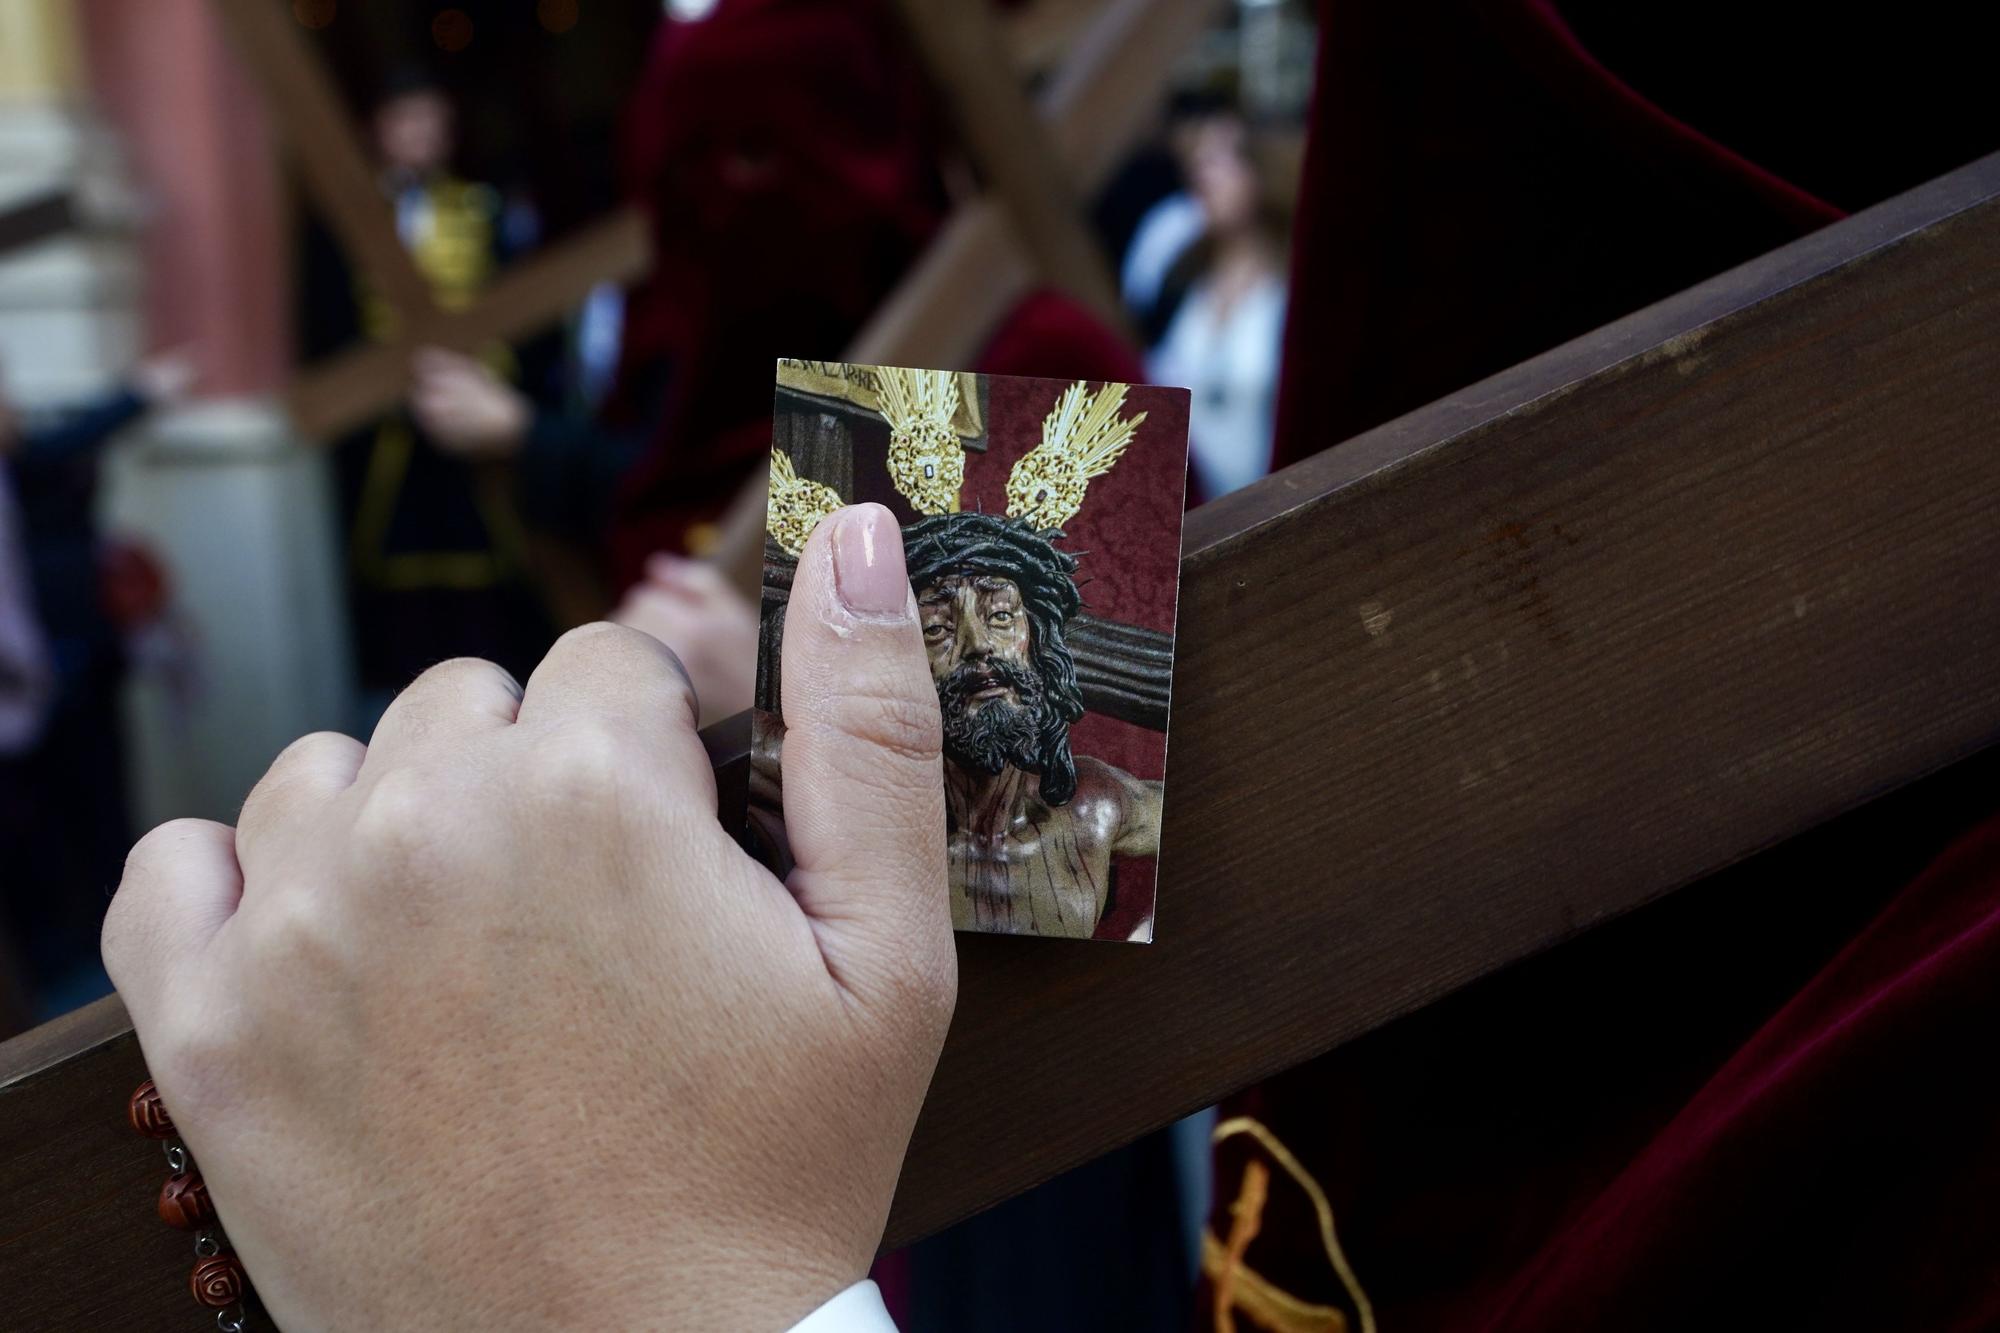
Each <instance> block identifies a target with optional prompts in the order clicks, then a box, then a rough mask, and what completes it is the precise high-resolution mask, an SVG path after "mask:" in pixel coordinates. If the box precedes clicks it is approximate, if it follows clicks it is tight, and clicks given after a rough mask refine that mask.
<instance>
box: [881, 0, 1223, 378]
mask: <svg viewBox="0 0 2000 1333" xmlns="http://www.w3.org/2000/svg"><path fill="white" fill-rule="evenodd" d="M1221 9H1222V3H1221V0H1111V3H1108V4H1106V5H1105V6H1104V7H1103V9H1102V11H1101V12H1100V13H1099V14H1098V16H1097V17H1096V19H1095V20H1094V21H1093V22H1092V23H1091V24H1090V25H1089V27H1088V28H1087V29H1086V30H1085V32H1084V35H1083V36H1082V38H1081V39H1080V40H1079V41H1078V43H1077V46H1076V49H1075V51H1074V52H1072V53H1071V55H1070V58H1069V60H1068V61H1067V62H1065V64H1064V65H1063V68H1062V70H1061V71H1060V72H1059V73H1058V74H1057V76H1056V77H1055V79H1054V80H1052V81H1051V83H1050V84H1049V86H1048V88H1047V89H1046V90H1045V91H1044V92H1043V94H1042V96H1041V98H1040V99H1039V106H1040V109H1041V113H1042V116H1043V119H1044V120H1045V121H1047V123H1048V127H1049V134H1050V136H1051V137H1052V138H1053V140H1054V142H1055V148H1056V153H1055V155H1056V160H1057V161H1058V162H1059V163H1060V164H1061V167H1062V170H1063V172H1064V176H1065V179H1067V180H1068V181H1070V182H1071V184H1072V185H1073V187H1074V188H1075V189H1076V190H1077V191H1078V192H1079V193H1081V194H1082V195H1083V196H1084V197H1086V198H1087V197H1089V195H1090V194H1091V193H1092V192H1094V191H1095V190H1096V189H1097V188H1098V187H1099V186H1100V185H1102V184H1103V182H1104V180H1105V178H1106V177H1107V176H1108V175H1109V174H1110V173H1111V170H1112V168H1113V167H1115V166H1116V165H1117V163H1118V160H1119V159H1120V157H1122V156H1123V155H1124V154H1125V153H1126V152H1128V151H1129V150H1130V149H1131V146H1132V144H1133V143H1134V142H1135V141H1136V140H1137V138H1138V136H1139V135H1140V134H1141V133H1143V132H1144V130H1145V127H1146V126H1147V125H1148V124H1150V123H1151V122H1152V121H1153V120H1154V119H1155V118H1156V117H1157V116H1158V115H1159V110H1160V99H1161V96H1162V95H1163V93H1164V92H1165V90H1166V86H1167V81H1168V79H1169V78H1170V77H1171V76H1172V72H1173V66H1174V61H1175V59H1176V58H1177V57H1178V56H1179V55H1180V53H1181V52H1182V51H1185V50H1186V49H1187V48H1188V46H1189V45H1190V44H1191V43H1192V42H1193V41H1194V39H1195V38H1196V37H1197V36H1199V35H1200V33H1201V32H1202V30H1203V29H1204V28H1206V27H1207V26H1208V25H1209V24H1210V23H1212V22H1213V21H1214V19H1215V16H1216V14H1217V13H1218V12H1220V11H1221ZM1024 244H1025V243H1024V241H1023V239H1022V238H1021V236H1020V235H1019V234H1018V232H1017V231H1016V230H1015V227H1014V225H1013V222H1012V220H1011V219H1010V218H1009V217H1007V216H1006V214H1005V212H1004V211H1003V210H1002V209H1000V208H998V207H996V206H995V205H994V203H993V202H992V201H991V200H989V199H980V200H977V201H975V202H973V203H971V204H967V205H964V206H962V207H960V208H959V209H958V210H957V212H956V213H955V214H954V215H953V217H952V218H951V220H950V221H949V222H948V223H947V224H946V226H945V228H944V230H943V232H942V233H940V235H939V236H938V237H937V238H936V239H934V240H933V241H932V243H931V246H930V249H929V251H928V252H927V253H926V254H925V255H924V257H923V259H922V260H921V261H920V262H918V263H917V264H916V265H915V266H914V267H913V268H912V269H911V270H910V271H909V272H908V273H907V274H905V275H904V277H903V280H902V282H901V283H899V284H898V285H897V287H896V290H895V291H894V292H893V293H892V294H891V295H890V297H889V299H888V300H887V301H885V302H884V303H883V305H882V307H881V308H880V309H879V310H877V311H876V313H875V315H874V316H873V317H872V318H871V319H870V320H869V321H868V324H867V326H866V327H865V328H863V329H862V331H861V332H860V334H859V335H857V336H856V338H855V340H854V345H853V346H852V347H850V348H849V349H848V352H847V355H846V359H847V360H849V361H854V362H859V363H862V364H867V365H923V366H944V367H952V366H969V365H971V364H972V361H973V359H974V358H975V357H976V356H977V355H978V352H979V348H980V347H981V345H982V344H983V343H984V341H985V339H986V338H987V337H988V336H990V335H991V333H992V331H993V327H994V325H995V324H997V323H998V322H999V321H1000V318H1001V317H1002V316H1003V315H1005V314H1006V312H1007V308H1008V307H1009V306H1010V305H1012V304H1013V303H1014V302H1015V301H1016V300H1018V299H1020V296H1021V294H1022V293H1023V292H1025V291H1026V290H1027V289H1028V287H1029V285H1030V283H1032V281H1033V280H1034V275H1035V269H1034V265H1033V264H1031V263H1030V262H1029V261H1028V258H1027V256H1028V253H1029V252H1028V251H1027V250H1026V249H1025V248H1024Z"/></svg>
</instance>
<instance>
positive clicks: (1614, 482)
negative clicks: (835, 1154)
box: [0, 157, 2000, 1330]
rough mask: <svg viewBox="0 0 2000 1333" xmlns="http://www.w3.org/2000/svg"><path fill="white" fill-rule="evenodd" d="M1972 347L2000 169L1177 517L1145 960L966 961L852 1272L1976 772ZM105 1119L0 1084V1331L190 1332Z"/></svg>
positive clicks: (37, 1080)
mask: <svg viewBox="0 0 2000 1333" xmlns="http://www.w3.org/2000/svg"><path fill="white" fill-rule="evenodd" d="M1995 327H2000V157H1996V158H1989V159H1986V160H1985V161H1982V162H1980V163H1977V164H1975V165H1973V166H1971V167H1969V168H1967V169H1965V170H1963V171H1960V172H1958V173H1956V174H1954V175H1952V176H1948V177H1945V178H1943V179H1942V180H1939V181H1936V182H1933V183H1932V184H1930V185H1928V186H1925V187H1924V188H1922V189H1919V190H1916V191H1913V192H1912V193H1910V194H1908V195H1904V196H1901V197H1900V198H1898V199H1895V200H1892V201H1890V202H1889V203H1887V204H1885V205H1882V206H1881V207H1879V208H1876V209H1874V210H1871V211H1870V212H1868V213H1865V214H1862V215H1860V216H1858V217H1856V218H1854V219H1852V220H1850V221H1848V222H1845V223H1842V224H1840V225H1839V226H1836V227H1832V228H1828V229H1826V230H1825V231H1822V232H1820V233H1817V234H1815V235H1814V236H1811V237H1808V238H1806V239H1805V240H1803V241H1800V242H1798V243H1796V244H1794V245H1791V246H1788V247H1786V248H1785V249H1783V250H1780V251H1777V252H1774V253H1773V254H1771V255H1769V256H1766V257H1764V258H1763V259H1760V260H1758V261H1756V262H1754V263H1752V264H1749V265H1746V266H1745V267H1743V268H1740V269H1737V270H1735V271H1733V272H1731V273H1728V274H1725V275H1722V276H1721V277H1719V278H1717V279H1715V280H1713V281H1711V282H1709V283H1705V284H1703V285H1702V286H1700V287H1697V288H1694V289H1692V290H1691V291H1688V292H1686V293H1683V294H1682V295H1680V296H1678V297H1676V298H1674V299H1672V300H1669V301H1666V302H1664V303H1662V304H1660V305H1658V306H1655V307H1652V308H1650V309H1648V310H1645V311H1642V312H1640V313H1638V314H1635V315H1633V316H1632V317H1630V318H1628V319H1625V320H1622V321H1620V322H1619V323H1617V324H1614V325H1611V326H1609V327H1607V328H1605V329H1602V330H1600V331H1598V332H1596V333H1594V334H1591V335H1589V336H1588V337H1585V338H1582V339H1579V340H1578V341H1576V342H1574V343H1571V344H1569V345H1567V346H1565V347H1562V348H1559V349H1557V350H1555V351H1553V352H1551V353H1549V354H1547V355H1545V356H1543V357H1540V358H1537V359H1536V360H1534V361H1531V362H1528V363H1526V364H1525V365H1522V366H1520V367H1517V368H1516V369H1514V370H1512V371H1509V372H1507V373H1506V374H1503V375H1500V376H1497V377H1495V378H1493V379H1491V380H1488V381H1486V382H1484V383H1482V384H1478V385H1475V386H1472V387H1470V388H1468V389H1466V390H1465V391H1463V392H1461V393H1458V394H1455V395H1453V396H1451V397H1450V398H1447V399H1445V400H1442V401H1440V402H1438V403H1436V404H1433V405H1432V406H1430V407H1428V408H1425V409H1423V410H1422V411H1419V412H1416V413H1414V414H1412V415H1411V416H1408V417H1405V418H1403V419H1401V420H1399V421H1396V422H1392V423H1390V424H1388V425H1386V426H1383V427H1381V428H1380V429H1378V430H1375V431H1372V432H1370V433H1368V434H1366V435H1363V436H1361V437H1358V438H1357V439H1354V440H1351V441H1349V442H1347V443H1345V444H1343V445H1341V446H1340V447H1339V448H1338V449H1334V450H1331V451H1329V452H1327V453H1323V454H1321V455H1319V456H1317V457H1315V458H1312V459H1308V460H1307V461H1305V462H1303V463H1300V464H1298V465H1297V466H1295V467H1292V468H1290V469H1287V470H1286V471H1284V472H1282V473H1279V474H1277V475H1276V476H1273V477H1271V478H1268V479H1266V480H1265V481H1263V482H1261V483H1259V484H1258V485H1257V486H1254V487H1252V488H1250V489H1249V490H1247V491H1245V492H1241V493H1239V494H1237V495H1234V496H1231V497H1229V498H1227V499H1225V500H1222V501H1219V502H1217V503H1215V504H1212V505H1208V506H1206V507H1204V508H1202V509H1200V510H1197V511H1196V512H1195V513H1194V514H1193V515H1191V516H1190V519H1189V522H1188V526H1187V531H1186V533H1185V537H1184V550H1185V553H1186V570H1185V578H1184V581H1183V587H1182V600H1181V615H1180V627H1181V628H1180V639H1179V660H1178V662H1177V665H1176V679H1175V683H1174V731H1173V762H1172V766H1171V772H1170V774H1169V791H1170V798H1169V800H1168V803H1167V817H1166V827H1165V832H1164V847H1163V855H1162V858H1161V887H1160V907H1159V942H1158V943H1156V944H1154V945H1151V946H1149V947H1141V946H1127V945H1110V944H1090V943H1078V942H1068V941H1041V940H1029V939H1000V938H993V937H982V936H965V937H962V938H961V940H960V957H961V959H962V963H963V967H962V989H961V995H960V1000H959V1008H958V1018H957V1022H956V1024H955V1026H954V1028H953V1031H952V1035H951V1039H950V1041H949V1043H948V1045H947V1047H946V1050H945V1055H944V1059H943V1062H942V1064H941V1065H940V1068H939V1071H938V1075H937V1079H936V1081H935V1083H934V1084H933V1087H932V1090H931V1095H930V1099H929V1101H928V1103H927V1104H926V1107H925V1111H924V1115H923V1118H922V1121H921V1122H920V1124H919V1126H918V1130H917V1135H916V1139H915V1142H914V1144H913V1146H912V1150H911V1155H910V1159H909V1163H908V1166H907V1168H906V1170H905V1173H904V1178H903V1185H902V1189H901V1191H900V1193H899V1196H898V1200H897V1206H896V1209H895V1214H894V1217H893V1219H892V1221H891V1224H890V1240H891V1242H892V1243H900V1242H903V1241H907V1240H910V1239H913V1238H915V1237H917V1236H919V1235H922V1234H924V1233H926V1232H929V1231H931V1230H934V1229H936V1228H938V1227H940V1226H943V1225H945V1224H946V1223H948V1222H950V1221H952V1220H954V1219H956V1218H958V1217H962V1216H964V1215H965V1214H967V1213H969V1212H972V1211H974V1210H977V1209H979V1208H982V1207H985V1206H987V1205H989V1204H992V1203H994V1202H996V1201H998V1200H999V1199H1002V1198H1004V1197H1006V1196H1007V1195H1009V1194H1012V1193H1014V1192H1016V1191H1018V1190H1020V1189H1023V1188H1025V1187H1027V1186H1029V1185H1031V1184H1033V1183H1035V1182H1036V1181H1039V1180H1041V1179H1043V1178H1045V1177H1047V1176H1049V1175H1052V1174H1054V1173H1056V1172H1058V1171H1060V1170H1063V1169H1064V1168H1066V1167H1069V1166H1071V1165H1074V1164H1076V1163H1078V1162H1081V1161H1084V1160H1086V1159H1088V1158H1089V1157H1091V1156H1093V1155H1095V1154H1097V1153H1100V1152H1103V1151H1105V1150H1106V1149H1109V1148H1111V1147H1113V1146H1114V1145H1116V1144H1119V1143H1123V1142H1126V1141H1129V1140H1131V1139H1132V1138H1135V1137H1137V1136H1138V1135H1140V1134H1142V1133H1144V1132H1146V1131H1147V1130H1150V1129H1152V1128H1155V1127H1157V1126H1159V1125H1161V1124H1164V1123H1166V1122H1168V1121H1170V1120H1172V1119H1174V1118H1175V1117H1177V1116H1179V1115H1180V1114H1182V1113H1184V1112H1186V1111H1189V1110H1192V1109H1194V1108H1195V1107H1198V1106H1201V1105H1203V1104H1206V1103H1208V1102H1210V1101H1213V1100H1215V1099H1216V1098H1218V1097H1220V1096H1222V1095H1224V1094H1226V1093H1228V1092H1230V1091H1232V1090H1234V1089H1237V1088H1239V1087H1242V1086H1244V1085H1246V1084H1248V1083H1251V1082H1254V1081H1256V1080H1258V1079H1260V1078H1264V1077H1266V1076H1268V1075H1270V1074H1272V1073H1274V1072H1276V1071H1278V1070H1281V1069H1285V1068H1288V1067H1290V1066H1293V1065H1296V1064H1298V1063H1301V1062H1302V1061H1304V1060H1307V1059H1309V1058H1311V1057H1313V1056H1315V1055H1318V1054H1320V1053H1322V1052H1324V1051H1326V1050H1328V1049H1330V1048H1332V1047H1333V1046H1334V1045H1336V1044H1338V1043H1340V1042H1342V1041H1344V1040H1347V1039H1350V1038H1352V1037H1354V1036H1357V1035H1359V1034H1360V1033H1362V1032H1365V1031H1368V1030H1370V1029H1372V1028H1374V1027H1377V1026H1379V1025H1381V1024H1382V1023H1385V1022H1387V1021H1389V1020H1390V1019H1392V1018H1394V1017H1397V1016H1399V1015H1401V1014H1404V1013H1407V1012H1410V1011H1411V1010H1413V1009H1415V1008H1417V1007H1420V1006H1422V1005H1424V1004H1426V1003H1428V1002H1430V1001H1432V1000H1435V999H1437V998H1439V997H1440V996H1442V995H1444V994H1446V993H1448V992H1450V991H1452V990H1453V989H1455V988H1457V987H1459V986H1462V985H1464V984H1466V983H1467V982H1470V981H1472V980H1474V979H1475V978H1477V977H1480V976H1483V975H1486V974H1488V973H1491V972H1492V971H1494V970H1495V969H1497V968H1500V967H1503V966H1505V965H1507V964H1508V963H1510V962H1513V961H1515V960H1517V959H1520V958H1522V957H1524V956H1527V955H1529V954H1532V953H1534V952H1536V951H1538V950H1541V949H1544V948H1547V947H1549V946H1551V945H1553V944H1555V943H1557V942H1559V941H1562V940H1564V939H1567V938H1570V937H1572V936H1574V935H1576V934H1577V933H1578V932H1580V931H1583V930H1587V929H1588V928H1590V927H1591V926H1593V925H1596V924H1598V923H1601V922H1603V921H1606V920H1608V919H1610V918H1612V917H1614V916H1617V915H1619V914H1621V913H1623V912H1626V911H1628V910H1630V909H1631V908H1633V907H1636V906H1638V905H1640V904H1642V903H1644V902H1647V901H1649V900H1651V899H1654V898H1657V897H1658V896H1660V895H1662V894H1665V893H1667V892H1669V891H1671V890H1673V889H1675V888H1677V887H1679V886H1682V885H1685V884H1687V883H1689V882H1691V881H1693V880H1695V879H1697V878H1700V877H1702V876H1704V875H1706V874H1708V873H1709V872H1712V871H1714V870H1716V869H1718V868H1720V867H1723V866H1726V865H1728V864H1730V863H1732V862H1735V861H1737V860H1739V859H1741V858H1743V857H1744V856H1746V855H1748V854H1749V853H1751V852H1754V851H1756V850H1758V849H1760V848H1765V847H1769V846H1771V845H1773V844H1776V843H1778V842H1781V841H1783V840H1785V839H1787V838H1789V837H1791V836H1793V835H1795V834H1797V833H1800V832H1801V831H1803V830H1805V829H1808V828H1811V827H1813V826H1814V825H1817V824H1820V823H1822V822H1824V821H1826V820H1828V819H1830V818H1832V817H1833V816H1835V815H1837V814H1839V813H1841V812H1843V811H1846V810H1849V809H1852V808H1854V807H1855V806H1857V805H1859V804H1861V803H1863V802H1866V801H1868V800H1869V799H1870V798H1872V797H1874V796H1877V795H1880V794H1882V793H1885V792H1888V791H1890V790H1892V789H1894V788H1896V787H1898V786H1901V785H1903V784H1905V783H1908V782H1910V781H1913V780H1914V779H1916V778H1918V777H1920V776H1922V775H1923V774H1925V773H1928V772H1931V771H1933V770H1935V769H1937V768H1940V767H1942V766H1944V765H1946V764H1949V763H1951V762H1953V761H1955V760H1957V759H1960V758H1962V757H1964V756H1966V755H1969V754H1972V753H1974V752H1976V751H1978V750H1981V749H1983V748H1985V747H1988V746H1991V745H1992V744H1994V743H1995V742H1996V741H2000V597H1995V596H1993V595H1992V589H1993V586H1994V584H1993V577H1992V572H1993V570H1995V569H1996V568H2000V522H1996V521H1995V516H1996V514H2000V345H1996V341H1995V339H1994V338H1993V336H1992V330H1993V329H1994V328H1995ZM740 722H741V719H740V718H739V719H732V720H731V721H730V722H729V723H727V724H724V725H723V727H721V728H717V729H711V734H710V737H709V739H710V741H711V744H712V748H713V749H714V750H715V751H716V752H717V754H718V757H719V759H720V758H722V757H727V756H731V755H736V754H737V753H738V751H740V747H741V746H742V744H743V740H744V737H743V734H742V733H743V730H744V729H743V728H742V727H741V726H740ZM731 747H734V748H731ZM733 785H734V784H732V783H731V782H729V781H727V780H725V781H724V782H723V784H722V786H723V789H724V790H725V791H728V790H730V789H731V788H732V786H733ZM140 1076H141V1064H140V1059H139V1054H138V1051H137V1048H136V1046H135V1044H134V1043H133V1041H132V1038H131V1036H130V1033H129V1030H128V1028H127V1025H126V1023H125V1021H124V1015H123V1011H122V1010H121V1009H120V1008H119V1007H118V1005H117V1002H116V1001H115V1000H111V1001H106V1002H103V1003H102V1004H100V1005H98V1006H95V1007H93V1008H91V1009H89V1010H85V1011H82V1012H80V1013H79V1014H77V1015H73V1016H71V1018H69V1019H67V1020H64V1022H62V1023H60V1024H55V1025H50V1026H48V1027H44V1028H40V1029H37V1030H36V1031H34V1032H31V1033H29V1034H26V1035H25V1036H23V1037H20V1038H17V1039H15V1040H14V1041H13V1042H10V1043H7V1044H6V1045H4V1046H0V1127H4V1132H0V1197H5V1198H7V1199H8V1201H9V1216H10V1217H11V1218H12V1219H13V1222H12V1223H11V1224H10V1225H9V1226H8V1227H6V1228H0V1291H5V1292H6V1293H7V1298H6V1299H7V1301H8V1309H7V1320H8V1322H9V1325H10V1326H11V1327H19V1328H23V1329H74V1328H98V1327H120V1328H165V1329H189V1330H193V1329H196V1328H200V1327H206V1326H208V1325H207V1321H206V1319H205V1317H204V1316H202V1315H201V1314H200V1313H199V1312H197V1311H195V1310H193V1309H192V1308H190V1306H189V1305H188V1304H187V1303H186V1295H185V1290H184V1285H183V1284H184V1281H185V1275H186V1266H187V1265H186V1255H185V1253H184V1252H183V1248H182V1246H181V1244H180V1238H179V1237H178V1236H177V1235H172V1234H163V1233H165V1231H166V1229H165V1228H163V1227H161V1226H160V1225H159V1224H158V1222H157V1221H156V1220H155V1219H154V1217H153V1215H152V1198H153V1192H154V1191H155V1190H156V1189H157V1187H158V1180H159V1173H160V1166H159V1154H158V1150H157V1148H155V1147H154V1146H153V1145H151V1144H148V1143H145V1142H144V1141H141V1140H139V1139H137V1138H136V1137H135V1136H132V1135H130V1134H129V1133H128V1132H127V1131H126V1130H125V1129H124V1128H123V1126H122V1119H121V1117H122V1111H123V1105H124V1099H125V1097H126V1095H127V1093H128V1092H129V1091H130V1089H131V1087H132V1085H133V1084H135V1083H136V1082H137V1081H138V1079H139V1077H140Z"/></svg>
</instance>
